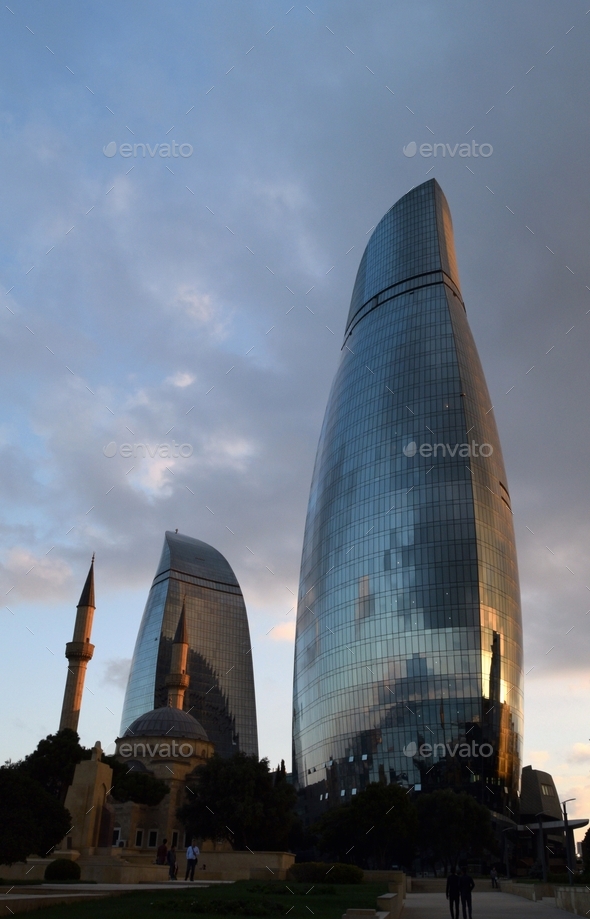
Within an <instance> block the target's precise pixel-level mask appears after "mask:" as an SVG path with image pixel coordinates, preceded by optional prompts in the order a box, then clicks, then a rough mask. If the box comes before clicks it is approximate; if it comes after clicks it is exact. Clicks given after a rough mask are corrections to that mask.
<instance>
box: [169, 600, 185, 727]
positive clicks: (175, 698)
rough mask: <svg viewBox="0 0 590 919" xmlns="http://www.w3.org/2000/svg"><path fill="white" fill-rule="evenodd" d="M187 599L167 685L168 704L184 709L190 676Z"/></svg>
mask: <svg viewBox="0 0 590 919" xmlns="http://www.w3.org/2000/svg"><path fill="white" fill-rule="evenodd" d="M184 603H185V601H184V600H183V601H182V612H181V614H180V619H179V620H178V627H177V629H176V635H175V636H174V642H173V644H172V661H171V662H170V673H169V674H168V676H167V677H166V686H167V687H168V705H169V706H171V708H179V709H180V710H181V711H182V708H183V706H184V694H185V692H186V690H187V689H188V684H189V682H190V677H189V675H188V673H187V672H186V662H187V658H188V633H187V630H186V613H185V609H184Z"/></svg>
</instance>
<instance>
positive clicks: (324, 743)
mask: <svg viewBox="0 0 590 919" xmlns="http://www.w3.org/2000/svg"><path fill="white" fill-rule="evenodd" d="M522 679H523V677H522V627H521V613H520V595H519V585H518V571H517V563H516V551H515V543H514V531H513V524H512V512H511V509H510V496H509V493H508V484H507V480H506V473H505V471H504V464H503V460H502V453H501V450H500V442H499V439H498V433H497V430H496V424H495V421H494V415H493V411H492V407H491V402H490V397H489V395H488V391H487V387H486V383H485V379H484V375H483V371H482V367H481V364H480V361H479V357H478V354H477V350H476V348H475V344H474V341H473V338H472V335H471V331H470V329H469V325H468V322H467V317H466V312H465V305H464V303H463V298H462V295H461V289H460V285H459V275H458V272H457V264H456V259H455V249H454V240H453V231H452V223H451V216H450V212H449V207H448V204H447V201H446V199H445V196H444V194H443V192H442V190H441V188H440V186H439V185H438V184H437V182H436V181H435V180H434V179H432V180H430V181H428V182H425V183H424V184H423V185H420V186H418V187H416V188H414V189H412V190H411V191H410V192H409V193H408V194H406V195H405V196H404V197H403V198H401V199H400V200H399V201H398V202H397V203H396V204H395V205H394V206H393V207H392V208H391V209H390V210H389V211H388V212H387V214H386V215H385V216H384V217H383V219H382V220H381V221H380V223H379V225H378V226H377V228H376V229H375V231H374V232H373V234H372V236H371V239H370V241H369V243H368V245H367V248H366V250H365V253H364V255H363V257H362V260H361V263H360V267H359V270H358V274H357V278H356V283H355V286H354V291H353V295H352V302H351V306H350V312H349V315H348V321H347V324H346V331H345V335H344V344H343V346H342V356H341V361H340V365H339V368H338V371H337V373H336V377H335V380H334V383H333V385H332V390H331V393H330V397H329V401H328V407H327V409H326V415H325V419H324V423H323V427H322V432H321V436H320V442H319V446H318V452H317V458H316V463H315V470H314V474H313V481H312V485H311V494H310V498H309V507H308V513H307V522H306V528H305V538H304V545H303V556H302V563H301V581H300V589H299V601H298V609H297V634H296V643H295V676H294V694H293V771H294V779H295V782H296V785H297V786H298V788H299V789H300V790H301V791H302V793H303V795H304V798H305V800H306V802H307V804H306V808H307V815H308V818H309V819H312V818H313V816H314V815H317V814H318V813H319V812H321V810H323V809H324V808H326V807H329V806H333V805H334V804H337V803H344V802H346V801H350V800H351V796H352V795H355V794H357V793H358V792H360V791H361V790H362V789H363V788H365V787H366V785H367V784H368V783H369V782H374V781H381V782H387V783H389V782H393V783H398V784H401V785H403V786H406V787H408V788H410V787H411V786H414V788H415V789H416V791H423V792H425V791H432V790H434V789H437V788H453V789H455V790H457V791H461V790H463V791H468V792H470V793H472V794H474V795H475V796H476V797H477V798H478V800H479V801H480V802H481V803H484V804H486V805H487V806H488V807H489V808H490V809H491V810H492V811H495V812H496V813H498V814H503V815H505V816H508V815H509V814H510V812H511V811H512V810H514V811H516V810H517V793H518V786H519V777H520V755H521V738H522V711H523V695H522Z"/></svg>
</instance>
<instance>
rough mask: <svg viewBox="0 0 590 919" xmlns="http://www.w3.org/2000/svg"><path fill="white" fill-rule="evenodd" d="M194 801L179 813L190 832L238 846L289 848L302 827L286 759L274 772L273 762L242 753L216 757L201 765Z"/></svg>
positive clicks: (192, 798) (237, 847)
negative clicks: (227, 756) (295, 833)
mask: <svg viewBox="0 0 590 919" xmlns="http://www.w3.org/2000/svg"><path fill="white" fill-rule="evenodd" d="M194 779H195V780H194V782H193V783H191V785H190V786H189V787H190V790H191V793H192V794H190V795H189V797H190V801H189V803H187V804H186V805H185V806H184V807H182V808H180V810H179V811H178V816H179V818H180V819H181V820H182V821H183V823H184V824H185V826H186V828H187V830H188V831H189V833H192V834H194V835H195V836H198V837H204V838H205V839H227V840H229V841H230V842H231V844H232V845H233V846H234V848H236V849H246V848H249V849H253V850H254V849H258V850H261V849H262V850H268V851H277V850H284V849H287V848H288V846H289V841H290V838H291V835H292V833H293V831H294V829H295V828H296V825H297V818H296V815H295V801H296V794H295V790H294V789H293V787H292V786H291V785H289V783H288V782H287V774H286V770H285V764H284V762H283V763H281V766H280V767H279V768H278V769H277V771H276V772H271V771H270V769H269V766H268V760H267V759H262V760H258V759H257V757H255V756H246V754H245V753H236V754H234V756H232V757H231V758H229V759H222V757H220V756H213V757H212V758H211V759H209V760H208V761H207V763H205V764H204V765H202V766H199V767H198V768H197V769H196V772H195V777H194Z"/></svg>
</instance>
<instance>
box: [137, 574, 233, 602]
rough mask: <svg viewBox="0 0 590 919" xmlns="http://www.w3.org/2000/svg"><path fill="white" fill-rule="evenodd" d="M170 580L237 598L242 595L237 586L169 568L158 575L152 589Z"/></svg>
mask: <svg viewBox="0 0 590 919" xmlns="http://www.w3.org/2000/svg"><path fill="white" fill-rule="evenodd" d="M168 578H170V579H171V580H172V581H180V582H181V583H184V584H195V585H196V586H197V587H205V588H206V589H207V590H219V591H222V592H223V593H228V594H235V595H236V596H241V595H242V592H241V590H240V588H239V587H236V585H235V584H227V583H224V582H223V581H214V580H212V579H209V578H201V577H197V575H194V574H188V573H187V572H186V571H178V570H177V569H175V568H167V569H166V571H162V572H161V574H159V575H157V577H155V578H154V580H153V583H152V587H154V586H155V585H156V584H161V583H162V581H166V580H168Z"/></svg>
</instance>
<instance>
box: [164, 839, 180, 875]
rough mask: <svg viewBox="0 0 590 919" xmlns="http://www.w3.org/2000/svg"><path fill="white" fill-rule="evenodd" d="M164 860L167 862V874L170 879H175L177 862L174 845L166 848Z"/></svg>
mask: <svg viewBox="0 0 590 919" xmlns="http://www.w3.org/2000/svg"><path fill="white" fill-rule="evenodd" d="M166 861H167V862H168V876H169V877H170V880H171V881H175V880H176V875H177V874H178V864H177V862H176V846H170V848H169V849H168V854H167V855H166Z"/></svg>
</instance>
